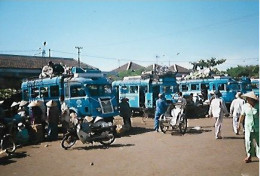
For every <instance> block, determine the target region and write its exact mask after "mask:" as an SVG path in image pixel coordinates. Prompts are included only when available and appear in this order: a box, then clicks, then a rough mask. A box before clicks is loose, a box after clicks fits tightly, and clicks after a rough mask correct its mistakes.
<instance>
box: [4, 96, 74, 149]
mask: <svg viewBox="0 0 260 176" xmlns="http://www.w3.org/2000/svg"><path fill="white" fill-rule="evenodd" d="M2 103H3V101H1V102H0V123H3V124H5V125H6V126H7V128H8V133H10V134H12V135H13V137H14V138H15V141H16V142H17V143H18V144H29V143H32V142H41V141H44V140H46V141H52V140H56V139H57V138H58V133H59V130H58V125H59V124H62V126H61V129H62V130H61V131H62V133H63V134H65V133H66V132H67V129H68V128H69V122H70V114H69V108H68V106H67V105H66V103H65V102H64V97H61V98H60V104H61V106H59V105H58V102H56V101H53V100H50V101H48V102H47V103H46V104H45V103H44V102H43V101H40V100H37V101H32V102H30V103H29V102H27V101H21V102H13V103H12V104H11V106H10V113H9V115H6V114H8V113H6V112H5V111H8V110H5V109H3V107H2ZM16 127H17V128H16Z"/></svg>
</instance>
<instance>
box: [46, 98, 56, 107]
mask: <svg viewBox="0 0 260 176" xmlns="http://www.w3.org/2000/svg"><path fill="white" fill-rule="evenodd" d="M46 106H47V107H54V106H57V103H56V102H55V101H53V100H50V101H48V102H47V103H46Z"/></svg>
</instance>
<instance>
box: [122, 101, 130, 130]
mask: <svg viewBox="0 0 260 176" xmlns="http://www.w3.org/2000/svg"><path fill="white" fill-rule="evenodd" d="M119 111H120V116H121V117H123V121H124V127H126V129H127V130H130V129H131V127H132V124H131V115H132V111H131V108H130V106H129V103H128V98H122V100H121V102H120V103H119Z"/></svg>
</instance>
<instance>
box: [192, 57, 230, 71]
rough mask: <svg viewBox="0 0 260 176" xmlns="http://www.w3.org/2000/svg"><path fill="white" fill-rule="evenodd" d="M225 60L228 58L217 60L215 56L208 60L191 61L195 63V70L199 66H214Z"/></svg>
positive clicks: (201, 67)
mask: <svg viewBox="0 0 260 176" xmlns="http://www.w3.org/2000/svg"><path fill="white" fill-rule="evenodd" d="M224 62H226V59H219V60H216V58H215V57H211V59H207V60H203V59H201V60H199V61H198V62H190V63H191V64H192V65H193V70H194V71H196V70H197V67H200V69H203V68H205V67H206V68H212V67H215V66H216V65H220V64H223V63H224Z"/></svg>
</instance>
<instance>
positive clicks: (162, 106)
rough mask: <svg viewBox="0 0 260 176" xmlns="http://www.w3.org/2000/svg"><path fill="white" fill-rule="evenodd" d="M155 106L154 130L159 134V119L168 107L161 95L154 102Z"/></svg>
mask: <svg viewBox="0 0 260 176" xmlns="http://www.w3.org/2000/svg"><path fill="white" fill-rule="evenodd" d="M155 105H156V106H155V114H154V130H155V131H156V132H159V118H160V116H161V115H162V114H164V113H165V112H166V110H167V107H168V105H167V103H166V101H165V99H164V95H163V94H160V93H159V94H158V99H157V100H156V102H155Z"/></svg>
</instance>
